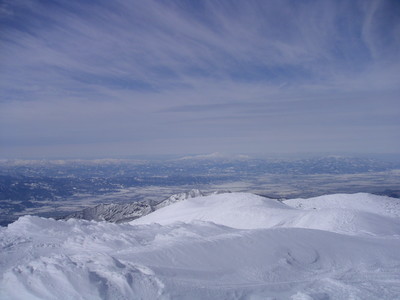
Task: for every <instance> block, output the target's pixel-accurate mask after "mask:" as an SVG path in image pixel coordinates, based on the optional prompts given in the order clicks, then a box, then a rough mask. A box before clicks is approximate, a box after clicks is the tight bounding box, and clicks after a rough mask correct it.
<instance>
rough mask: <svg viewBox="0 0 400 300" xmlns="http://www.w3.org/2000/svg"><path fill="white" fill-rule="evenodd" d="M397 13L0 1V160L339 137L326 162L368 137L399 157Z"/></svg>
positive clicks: (325, 4)
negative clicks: (202, 142)
mask: <svg viewBox="0 0 400 300" xmlns="http://www.w3.org/2000/svg"><path fill="white" fill-rule="evenodd" d="M399 15H400V4H398V3H396V2H395V1H352V2H349V1H304V2H303V1H267V2H266V1H238V2H231V1H201V2H199V1H194V2H193V1H168V2H165V1H155V0H153V1H125V0H116V1H112V2H110V1H68V2H65V1H43V0H17V1H3V3H2V6H1V8H0V26H1V28H2V30H1V31H0V41H1V42H0V63H1V70H2V71H1V74H0V88H1V90H2V97H1V104H0V108H1V112H0V117H1V121H0V141H1V144H2V148H3V149H4V150H3V151H2V153H3V155H5V156H12V155H14V154H15V153H20V154H19V155H21V156H26V155H29V153H32V151H30V150H29V147H33V148H32V149H36V150H35V151H33V152H35V154H34V155H40V151H43V153H49V154H46V155H52V154H51V153H53V152H54V151H56V150H55V149H59V151H61V152H62V151H63V150H62V149H63V145H66V144H73V145H76V147H75V148H74V149H76V150H74V151H73V152H74V153H70V154H69V153H64V154H61V156H62V155H72V156H79V145H81V147H82V148H85V149H90V148H91V147H90V146H88V145H85V143H86V144H92V145H93V151H94V152H96V149H98V147H97V146H96V143H97V144H100V143H102V144H107V143H108V142H109V144H110V145H108V146H107V149H113V150H111V151H109V152H110V155H127V154H132V153H133V154H135V153H136V154H138V153H140V152H146V153H148V152H152V153H161V152H163V146H166V145H165V143H166V141H168V137H170V140H171V145H170V146H168V147H167V148H168V149H170V150H168V151H172V150H171V149H173V148H174V147H173V144H175V143H179V144H185V143H186V142H188V140H189V139H188V137H189V136H190V140H196V137H198V138H201V139H203V138H205V137H206V136H209V137H210V139H212V140H213V142H212V143H208V144H209V151H210V152H214V151H222V150H223V149H222V148H226V146H225V144H226V143H228V144H229V139H224V136H226V137H228V136H233V137H235V141H236V142H235V145H236V146H235V149H232V150H231V151H237V152H261V151H268V149H267V146H268V145H269V144H271V143H275V142H276V143H277V144H278V145H277V146H276V147H275V148H276V149H275V150H274V151H277V150H279V143H281V145H282V150H283V148H285V149H286V150H287V146H283V145H287V144H288V143H287V142H285V143H282V136H284V137H285V138H286V139H289V140H290V139H291V138H295V140H296V142H293V145H292V146H291V149H293V151H308V150H309V148H312V149H315V150H317V151H319V150H321V151H325V150H327V149H331V148H332V146H334V145H335V144H337V139H339V137H340V135H339V133H340V131H346V132H347V133H346V135H343V141H342V142H341V143H340V144H341V145H342V146H341V147H342V148H340V147H339V148H338V149H337V150H343V151H355V150H360V151H364V150H365V146H366V145H369V141H367V139H369V137H370V136H372V137H374V138H377V139H379V142H380V143H381V146H379V147H375V148H374V147H372V146H371V147H372V148H371V151H378V150H379V151H398V150H399V149H400V144H399V142H395V140H396V137H398V135H396V133H395V132H396V130H397V129H400V128H399V127H400V124H399V122H398V121H397V119H396V116H398V115H399V114H400V107H399V104H398V101H397V100H396V99H397V98H398V96H399V94H400V89H399V86H400V84H399V83H400V82H399V81H400V80H399V79H398V78H399V76H398V75H399V72H400V57H399V56H400V51H399V50H400V38H399V37H400V18H399ZM196 120H197V121H196ZM282 120H284V122H283V121H282ZM325 120H329V122H328V121H325ZM370 120H374V121H373V122H371V121H370ZM308 123H310V125H309V126H308V125H307V124H308ZM227 124H229V126H226V125H227ZM377 124H379V126H378V125H377ZM362 126H364V128H369V133H370V135H368V134H366V133H365V131H363V130H362V129H360V127H362ZM216 128H217V129H216ZM299 128H303V129H302V130H300V129H299ZM271 130H272V131H273V132H275V133H274V134H271V133H270V132H271ZM217 132H218V134H217ZM263 132H264V133H265V134H263ZM266 132H268V134H267V133H266ZM329 132H330V134H328V133H329ZM332 132H336V133H337V134H336V135H335V136H337V138H335V139H334V140H335V141H336V142H334V141H333V139H330V137H331V136H333V134H332ZM351 133H353V134H351ZM260 136H262V137H263V138H262V139H261V140H260V139H257V137H260ZM301 136H304V137H305V136H312V137H313V139H314V140H313V142H312V143H310V142H309V139H310V138H307V139H306V138H305V139H304V142H301ZM249 137H253V140H252V142H249ZM278 137H279V138H278ZM351 137H353V138H351ZM354 137H357V139H355V138H354ZM165 138H167V140H165ZM250 139H251V138H250ZM240 140H242V141H243V145H241V146H238V145H237V144H240V143H239V141H240ZM398 140H400V139H398ZM89 141H90V143H89ZM172 141H173V142H172ZM177 141H180V142H177ZM245 141H246V142H245ZM355 141H356V142H355ZM167 143H168V142H167ZM187 144H188V145H186V146H185V147H180V148H179V147H176V149H175V150H176V151H177V152H197V151H198V148H196V146H190V145H189V144H190V143H187ZM289 144H290V143H289ZM21 145H23V146H21ZM49 145H51V147H50V146H49ZM113 145H114V146H113ZM127 145H129V146H127ZM246 145H248V146H246ZM310 145H312V146H310ZM318 145H319V146H318ZM343 145H345V146H343ZM346 145H347V146H346ZM46 147H47V148H46ZM204 148H207V147H202V150H201V151H203V150H204ZM16 149H18V151H17V152H16ZM46 149H51V150H48V151H47V152H46V151H45V150H46ZM132 149H134V150H132ZM71 151H72V150H71ZM103 154H104V153H98V155H103ZM106 154H107V153H106ZM94 155H96V153H94ZM57 156H60V154H57Z"/></svg>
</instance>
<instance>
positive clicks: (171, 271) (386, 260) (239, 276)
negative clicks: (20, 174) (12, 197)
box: [0, 193, 400, 300]
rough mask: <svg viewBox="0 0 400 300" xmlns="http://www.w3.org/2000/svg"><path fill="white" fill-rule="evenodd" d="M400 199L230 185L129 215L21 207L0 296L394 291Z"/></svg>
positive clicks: (399, 260)
mask: <svg viewBox="0 0 400 300" xmlns="http://www.w3.org/2000/svg"><path fill="white" fill-rule="evenodd" d="M342 202H343V205H341V206H340V205H338V203H342ZM350 203H351V204H350ZM288 204H290V205H288ZM399 204H400V200H399V199H393V198H388V197H381V196H371V195H369V194H354V195H345V196H344V195H337V197H336V195H330V196H323V197H318V199H317V198H313V199H295V200H293V201H292V200H288V201H285V202H284V203H282V202H279V201H277V200H274V199H267V198H264V197H260V196H256V195H253V194H246V193H231V194H218V195H210V196H203V197H195V198H190V199H187V200H185V201H178V202H177V203H173V204H171V205H169V206H166V207H163V208H160V209H158V210H157V211H155V212H152V213H150V214H148V215H146V216H144V217H142V218H139V219H136V220H134V221H131V222H129V223H124V224H114V223H106V222H100V223H98V222H94V221H91V222H89V221H84V220H76V219H70V220H68V221H55V220H52V219H45V218H38V217H29V216H25V217H22V218H20V219H19V220H18V221H16V222H14V223H12V224H10V225H9V226H8V227H7V228H1V229H0V299H237V300H238V299H292V300H299V299H398V295H400V278H399V276H398V274H399V272H400V252H399V251H398V249H400V229H399V228H400V223H399V219H398V218H397V217H396V216H397V214H398V213H399V211H398V208H399ZM367 206H370V207H369V208H368V207H367ZM373 211H374V212H373Z"/></svg>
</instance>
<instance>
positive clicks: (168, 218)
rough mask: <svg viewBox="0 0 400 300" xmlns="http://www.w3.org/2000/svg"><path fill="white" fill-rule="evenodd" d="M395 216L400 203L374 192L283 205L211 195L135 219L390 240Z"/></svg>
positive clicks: (399, 228) (396, 226) (399, 230)
mask: <svg viewBox="0 0 400 300" xmlns="http://www.w3.org/2000/svg"><path fill="white" fill-rule="evenodd" d="M345 196H346V197H345ZM341 199H344V200H345V201H347V202H348V204H347V206H348V209H346V205H344V204H343V205H335V204H336V203H341V202H343V201H341ZM308 201H310V203H309V202H308ZM325 201H327V202H330V203H331V204H328V203H325ZM347 202H346V203H347ZM353 202H354V203H353ZM350 203H352V204H350ZM287 204H290V206H289V205H287ZM293 206H294V207H293ZM335 206H336V208H335ZM357 207H358V209H357ZM387 207H391V209H386V208H387ZM296 208H297V209H296ZM304 208H311V209H304ZM313 208H318V209H313ZM374 211H375V212H376V213H373V212H374ZM389 212H390V213H389ZM396 212H397V213H398V212H400V200H398V199H393V198H389V197H382V196H375V195H369V194H354V195H341V194H339V195H338V199H336V198H335V195H330V196H323V197H318V198H312V199H296V200H293V201H292V200H288V201H285V202H284V203H282V202H280V201H278V200H275V199H268V198H265V197H261V196H257V195H253V194H246V193H235V194H234V196H233V195H232V194H221V195H212V196H207V197H201V198H194V199H190V200H188V201H183V202H180V203H176V204H175V205H173V206H169V207H165V208H163V209H160V210H158V211H155V212H153V213H151V214H149V215H147V216H144V217H142V218H139V219H137V220H134V221H132V222H131V224H151V223H159V224H162V225H166V224H172V223H174V222H191V221H193V220H202V221H209V222H214V223H217V224H221V225H225V226H230V227H233V228H239V229H257V228H270V227H297V228H309V229H320V230H328V231H332V232H337V233H346V234H368V235H380V236H387V235H389V236H390V235H400V219H399V218H397V217H396V216H397V215H396Z"/></svg>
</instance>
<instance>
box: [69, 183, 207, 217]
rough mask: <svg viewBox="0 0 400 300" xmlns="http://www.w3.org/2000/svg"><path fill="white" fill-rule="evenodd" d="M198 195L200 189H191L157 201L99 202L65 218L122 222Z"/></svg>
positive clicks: (200, 194) (201, 194)
mask: <svg viewBox="0 0 400 300" xmlns="http://www.w3.org/2000/svg"><path fill="white" fill-rule="evenodd" d="M200 196H204V194H203V193H202V192H201V191H200V190H198V189H192V190H190V191H188V192H184V193H178V194H174V195H172V196H170V197H168V198H167V199H165V200H162V201H159V202H155V201H147V200H144V201H137V202H133V203H127V204H114V203H111V204H99V205H96V206H94V207H88V208H85V209H84V210H82V211H79V212H76V213H73V214H70V215H68V216H67V217H65V219H67V220H68V219H83V220H88V221H92V220H94V221H108V222H113V223H123V222H128V221H132V220H135V219H137V218H140V217H142V216H145V215H147V214H149V213H151V212H153V211H155V210H157V209H159V208H162V207H165V206H168V205H171V204H173V203H175V202H179V201H183V200H186V199H189V198H194V197H200Z"/></svg>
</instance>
